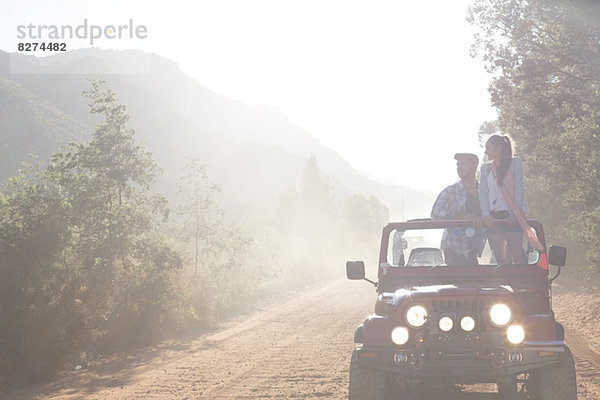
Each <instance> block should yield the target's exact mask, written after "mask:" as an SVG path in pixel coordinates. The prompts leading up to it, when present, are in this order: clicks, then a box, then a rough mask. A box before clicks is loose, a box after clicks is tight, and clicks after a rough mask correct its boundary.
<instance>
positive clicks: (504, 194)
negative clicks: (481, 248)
mask: <svg viewBox="0 0 600 400" xmlns="http://www.w3.org/2000/svg"><path fill="white" fill-rule="evenodd" d="M485 154H486V155H487V156H488V159H489V160H490V161H491V162H490V163H487V164H483V165H482V166H481V184H480V185H479V202H480V206H481V216H482V217H483V222H484V224H485V225H486V226H487V227H488V228H487V232H488V240H489V243H490V248H491V249H492V252H493V253H494V257H495V258H496V262H497V263H498V264H503V263H513V262H517V261H518V260H519V259H520V257H522V255H523V230H522V229H521V226H519V222H518V220H517V215H516V212H519V213H521V215H522V216H523V217H524V216H526V215H527V213H528V208H527V199H526V198H525V193H524V191H523V163H522V162H521V159H520V158H519V157H513V151H512V143H511V140H510V138H509V137H508V136H504V135H492V136H490V138H489V139H488V141H487V142H486V144H485ZM496 219H508V225H509V226H506V225H503V226H494V220H496Z"/></svg>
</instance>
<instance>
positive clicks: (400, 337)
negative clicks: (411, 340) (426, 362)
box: [392, 326, 408, 346]
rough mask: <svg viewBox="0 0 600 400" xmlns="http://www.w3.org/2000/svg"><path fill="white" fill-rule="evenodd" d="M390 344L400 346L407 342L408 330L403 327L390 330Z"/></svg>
mask: <svg viewBox="0 0 600 400" xmlns="http://www.w3.org/2000/svg"><path fill="white" fill-rule="evenodd" d="M392 342H394V343H395V344H397V345H400V346H401V345H403V344H405V343H406V342H408V329H407V328H406V327H404V326H397V327H395V328H394V329H392Z"/></svg>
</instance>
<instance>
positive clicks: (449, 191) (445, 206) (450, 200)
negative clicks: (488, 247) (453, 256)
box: [431, 181, 479, 253]
mask: <svg viewBox="0 0 600 400" xmlns="http://www.w3.org/2000/svg"><path fill="white" fill-rule="evenodd" d="M466 204H467V191H466V190H465V186H464V185H463V183H462V181H458V182H456V183H455V184H454V185H450V186H448V187H446V188H445V189H444V190H442V192H441V193H440V194H439V196H438V197H437V199H436V200H435V203H433V208H432V209H431V218H432V219H450V218H451V217H452V216H453V215H455V214H466V211H465V206H466ZM476 236H479V235H476ZM473 246H475V247H479V246H477V245H476V244H475V243H474V242H473V240H469V238H467V237H466V236H465V233H464V230H463V229H460V228H454V229H452V228H447V229H445V230H444V234H443V236H442V244H441V248H442V250H444V249H452V250H454V251H457V252H458V253H464V252H466V251H467V250H469V249H470V248H472V247H473ZM478 250H479V249H475V251H478Z"/></svg>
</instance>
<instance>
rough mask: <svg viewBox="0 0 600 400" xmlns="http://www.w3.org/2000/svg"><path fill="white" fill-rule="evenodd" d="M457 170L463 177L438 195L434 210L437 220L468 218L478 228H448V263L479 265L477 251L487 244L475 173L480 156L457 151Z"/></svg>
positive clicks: (445, 246)
mask: <svg viewBox="0 0 600 400" xmlns="http://www.w3.org/2000/svg"><path fill="white" fill-rule="evenodd" d="M454 159H455V160H456V172H457V173H458V176H459V178H460V181H458V182H456V183H455V184H453V185H450V186H448V187H446V188H445V189H444V190H442V192H441V193H440V194H439V195H438V197H437V199H436V200H435V203H433V208H432V210H431V218H432V219H433V220H444V219H446V220H448V219H468V220H471V221H473V225H474V228H472V229H470V228H467V229H465V230H462V229H452V230H448V229H447V230H446V231H445V232H444V235H443V237H442V244H441V249H442V250H443V252H444V258H445V260H446V265H477V255H478V253H479V251H480V249H482V248H483V244H484V243H483V240H484V239H483V237H482V235H481V232H480V229H475V228H477V227H480V226H481V224H482V221H481V209H480V206H479V194H478V182H477V179H476V177H475V173H476V172H477V166H478V165H479V158H478V157H477V156H476V155H475V154H472V153H456V154H455V155H454Z"/></svg>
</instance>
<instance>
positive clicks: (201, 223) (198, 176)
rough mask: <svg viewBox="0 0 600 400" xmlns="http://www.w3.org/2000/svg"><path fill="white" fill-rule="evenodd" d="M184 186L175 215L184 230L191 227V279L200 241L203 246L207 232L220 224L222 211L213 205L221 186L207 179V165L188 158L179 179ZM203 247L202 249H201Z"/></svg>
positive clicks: (196, 266) (195, 269) (195, 267)
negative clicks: (180, 202) (177, 215)
mask: <svg viewBox="0 0 600 400" xmlns="http://www.w3.org/2000/svg"><path fill="white" fill-rule="evenodd" d="M182 181H183V183H184V186H182V187H181V189H180V195H181V196H182V197H183V202H182V204H181V205H180V206H179V215H180V216H181V217H182V218H183V223H184V226H185V228H186V229H189V228H190V227H191V229H192V231H193V240H194V276H196V274H197V273H198V263H199V254H200V241H201V240H204V242H205V245H206V244H207V242H208V241H210V237H211V233H212V232H214V231H215V230H216V229H217V227H218V225H219V224H220V223H222V216H223V211H222V210H221V209H219V208H218V207H217V205H216V201H215V195H216V194H218V193H220V192H221V186H220V185H218V184H216V183H213V182H210V181H209V180H208V173H207V165H206V164H202V163H201V160H200V159H199V158H197V157H194V158H190V160H189V162H188V163H187V164H186V165H185V166H184V175H183V176H182ZM205 247H206V246H205Z"/></svg>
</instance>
